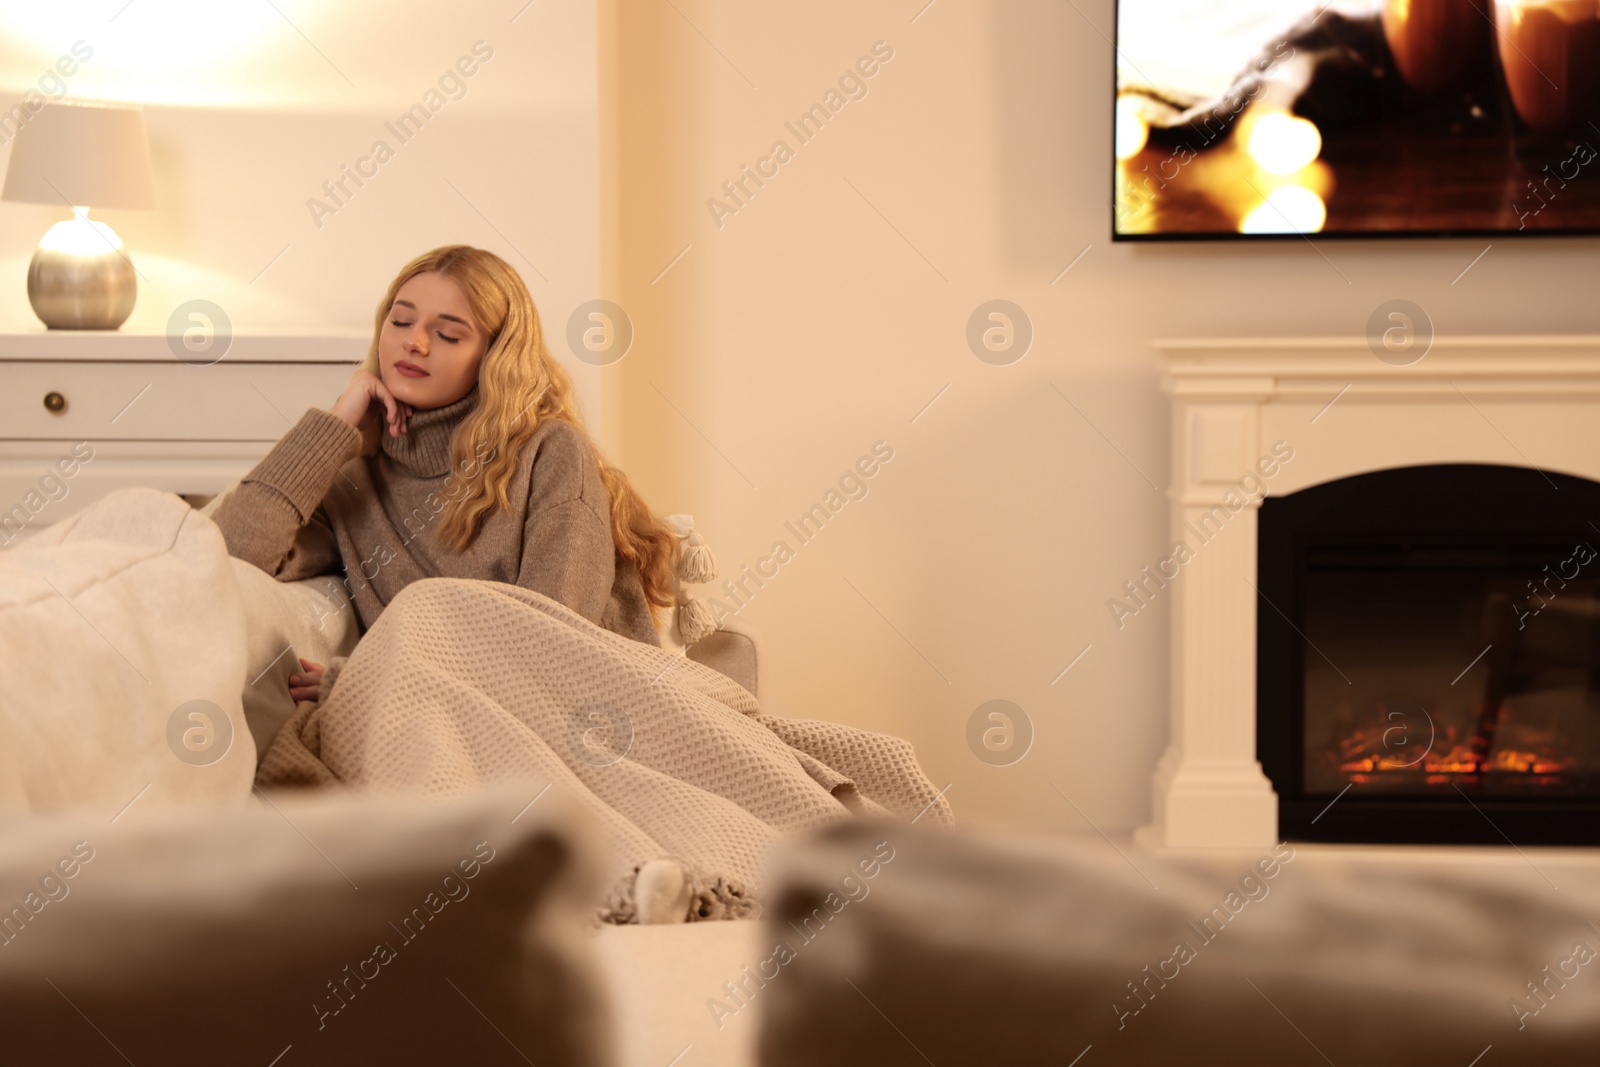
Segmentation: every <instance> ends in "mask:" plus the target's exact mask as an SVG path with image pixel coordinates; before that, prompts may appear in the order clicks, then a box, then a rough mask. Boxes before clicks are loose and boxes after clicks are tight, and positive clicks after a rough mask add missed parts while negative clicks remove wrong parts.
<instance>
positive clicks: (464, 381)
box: [378, 271, 488, 411]
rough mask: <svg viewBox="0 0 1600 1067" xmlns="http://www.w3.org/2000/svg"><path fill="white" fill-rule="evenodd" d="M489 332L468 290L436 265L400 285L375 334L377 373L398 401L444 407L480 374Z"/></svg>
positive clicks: (457, 397) (462, 394)
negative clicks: (476, 315)
mask: <svg viewBox="0 0 1600 1067" xmlns="http://www.w3.org/2000/svg"><path fill="white" fill-rule="evenodd" d="M486 347H488V345H487V338H485V337H484V335H483V331H482V330H481V329H479V328H478V323H477V321H476V320H475V319H474V318H473V317H472V306H471V305H470V304H469V303H468V302H467V295H466V294H465V293H463V292H462V291H461V287H460V286H459V285H457V284H456V283H455V281H454V280H452V279H451V278H449V277H448V276H446V275H443V274H440V273H438V272H436V271H429V272H427V273H424V274H418V275H417V276H416V277H414V278H411V279H410V280H409V281H407V282H406V283H405V284H404V285H402V286H401V287H400V291H399V292H397V293H396V294H395V298H394V304H393V305H391V306H390V308H389V314H388V317H387V318H385V319H384V323H383V331H382V332H381V333H380V334H379V335H378V370H379V375H378V377H379V378H381V379H382V380H383V384H384V385H386V386H388V388H389V392H391V393H393V394H394V398H395V399H396V400H398V401H400V402H401V403H402V404H409V405H411V406H412V407H413V408H415V409H417V410H419V411H420V410H426V409H428V408H442V407H444V406H445V405H446V404H453V403H455V402H456V401H457V400H460V399H461V398H462V397H464V396H466V395H467V392H468V391H469V390H471V388H472V386H473V385H474V383H476V382H477V380H478V364H479V363H480V362H481V361H482V359H483V352H484V349H485V348H486Z"/></svg>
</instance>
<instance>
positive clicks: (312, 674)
mask: <svg viewBox="0 0 1600 1067" xmlns="http://www.w3.org/2000/svg"><path fill="white" fill-rule="evenodd" d="M297 658H298V659H299V660H300V668H301V670H302V671H304V672H305V673H303V674H291V675H289V695H290V696H292V697H294V702H295V703H296V704H298V703H300V702H301V701H302V700H309V701H312V702H313V703H315V702H316V699H317V690H318V689H321V688H322V672H323V670H324V667H323V665H322V664H320V663H313V662H311V661H310V660H308V659H306V658H305V657H304V656H299V657H297Z"/></svg>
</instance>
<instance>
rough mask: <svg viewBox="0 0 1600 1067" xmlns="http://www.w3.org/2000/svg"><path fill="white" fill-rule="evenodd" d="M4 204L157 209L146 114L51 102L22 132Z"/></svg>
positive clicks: (137, 110) (15, 147) (129, 109)
mask: <svg viewBox="0 0 1600 1067" xmlns="http://www.w3.org/2000/svg"><path fill="white" fill-rule="evenodd" d="M0 199H5V200H23V201H28V202H30V203H35V204H62V203H65V204H69V205H72V206H74V207H87V208H129V209H136V210H149V209H151V208H154V207H155V206H156V183H155V173H154V170H153V169H152V168H151V166H150V142H149V139H148V137H147V136H146V135H145V129H144V111H143V110H142V109H141V108H137V107H122V106H117V105H114V104H101V103H92V102H66V101H54V102H51V103H47V104H45V105H44V106H43V107H42V108H40V109H39V111H37V112H36V113H35V114H34V115H33V117H32V118H31V119H29V120H28V122H27V124H26V125H24V126H23V127H22V128H21V129H19V130H18V131H17V136H16V140H15V141H14V142H13V143H12V146H11V164H10V166H9V167H8V168H7V170H6V184H5V188H4V190H3V191H0Z"/></svg>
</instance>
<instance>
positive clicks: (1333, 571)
mask: <svg viewBox="0 0 1600 1067" xmlns="http://www.w3.org/2000/svg"><path fill="white" fill-rule="evenodd" d="M1257 586H1258V592H1259V595H1258V596H1257V598H1256V601H1257V611H1256V620H1257V624H1256V637H1257V658H1256V670H1257V674H1256V688H1257V693H1256V716H1257V724H1256V726H1257V729H1256V742H1257V756H1258V758H1259V760H1260V761H1261V765H1262V768H1263V769H1264V770H1265V771H1266V773H1267V776H1268V777H1269V778H1270V779H1271V781H1272V784H1273V787H1274V789H1275V790H1276V792H1277V795H1278V819H1279V832H1280V834H1281V835H1282V836H1284V837H1286V838H1288V839H1290V840H1306V841H1343V842H1394V843H1441V844H1442V843H1455V844H1464V843H1481V844H1495V845H1504V844H1506V843H1507V842H1508V841H1509V842H1511V843H1514V844H1517V845H1523V844H1596V843H1600V483H1596V482H1592V481H1589V480H1586V479H1582V478H1575V477H1571V476H1567V475H1562V474H1558V473H1555V472H1546V471H1540V470H1535V469H1532V468H1526V467H1508V466H1491V465H1481V464H1447V465H1432V466H1417V467H1405V468H1399V469H1394V470H1385V471H1378V472H1373V473H1367V474H1360V475H1356V476H1353V477H1348V478H1342V479H1339V480H1336V481H1332V482H1326V483H1323V484H1321V485H1316V486H1312V487H1310V488H1306V489H1302V490H1300V491H1299V492H1295V493H1291V494H1287V495H1284V496H1273V497H1269V498H1267V499H1266V500H1265V501H1263V502H1262V505H1261V511H1260V522H1259V542H1258V555H1257Z"/></svg>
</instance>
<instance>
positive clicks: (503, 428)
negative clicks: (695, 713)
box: [213, 245, 677, 702]
mask: <svg viewBox="0 0 1600 1067" xmlns="http://www.w3.org/2000/svg"><path fill="white" fill-rule="evenodd" d="M571 394H572V386H571V382H570V380H569V379H568V377H567V374H566V372H565V371H564V370H563V369H562V368H561V366H560V365H559V364H557V363H556V361H555V360H553V359H552V358H551V357H550V353H549V351H548V350H547V349H546V347H545V342H544V334H543V331H542V330H541V329H540V325H539V313H538V311H537V310H536V309H535V308H534V305H533V299H532V298H531V297H530V296H529V295H528V290H527V288H526V286H524V285H523V283H522V279H521V278H520V277H519V276H518V275H517V273H516V271H514V270H513V269H512V268H511V266H510V265H509V264H507V263H506V262H505V261H504V260H503V259H501V258H500V257H499V256H496V255H494V254H493V253H491V252H486V251H484V250H482V249H479V248H472V247H469V246H467V245H448V246H445V247H443V248H437V249H434V250H433V251H431V252H428V253H425V254H424V255H422V256H419V257H417V258H416V259H414V260H412V261H411V262H410V263H408V264H407V265H406V266H405V268H404V269H403V270H401V271H400V274H399V276H397V277H396V278H395V279H394V281H393V282H392V283H391V284H390V285H389V290H388V292H387V293H386V294H385V295H384V298H383V300H382V301H381V302H380V303H379V305H378V313H377V321H376V326H375V334H374V337H373V341H372V346H371V347H370V348H369V349H368V351H367V357H366V359H365V360H363V361H362V364H361V367H360V369H359V370H357V371H356V373H355V374H354V376H352V377H351V379H350V384H349V385H347V386H346V387H345V390H344V392H343V394H342V395H341V396H340V397H339V399H338V400H337V401H335V403H334V404H333V407H332V410H329V411H325V410H322V409H320V408H311V409H309V410H308V411H306V413H305V414H304V415H303V416H302V417H301V419H300V421H299V422H298V423H297V424H296V425H295V426H294V427H293V428H292V429H291V430H290V431H289V432H288V433H287V434H285V435H284V436H283V439H282V440H280V441H279V442H278V443H277V445H275V446H274V447H273V449H272V451H271V452H270V453H268V454H267V456H266V457H265V458H264V459H262V461H261V462H260V463H259V464H257V465H256V467H255V469H254V470H252V471H251V472H250V473H249V474H248V475H246V476H245V477H244V479H243V480H242V481H241V482H240V484H239V485H238V487H237V488H235V489H234V491H233V492H232V493H230V494H229V495H228V497H227V498H226V499H225V500H224V501H223V502H222V503H221V504H220V505H219V506H218V508H217V510H216V512H215V514H214V515H213V519H214V520H215V522H216V524H217V525H218V526H219V527H220V528H221V530H222V534H223V537H224V538H225V539H226V541H227V545H228V551H229V553H230V554H231V555H233V556H236V557H238V558H239V559H243V560H246V561H248V562H250V563H253V564H255V565H256V566H258V567H260V568H261V569H262V570H264V571H266V572H267V573H268V574H271V575H273V576H275V577H277V578H278V579H279V580H281V581H286V582H287V581H293V580H295V579H299V578H306V577H310V576H312V575H318V574H328V573H333V572H335V571H336V570H339V569H341V568H342V569H343V571H344V574H345V585H346V588H347V589H348V590H349V591H350V594H351V597H352V599H353V601H354V603H355V607H356V610H357V612H358V613H359V615H360V617H361V624H362V631H363V632H365V631H366V630H368V629H370V628H371V627H372V624H373V623H374V622H376V621H377V618H378V616H379V615H380V614H381V613H382V612H383V609H384V607H385V606H386V605H387V604H388V603H389V602H390V601H391V600H393V599H394V597H395V596H396V595H397V594H398V593H399V592H400V590H401V589H403V588H404V587H405V586H407V585H408V584H410V583H411V582H413V581H416V580H417V579H419V578H430V577H448V578H476V579H485V580H491V581H498V582H508V583H512V584H515V585H519V586H522V587H524V588H527V589H531V590H534V591H536V592H539V593H542V594H544V595H546V596H548V597H550V598H551V599H553V600H556V601H559V602H560V603H562V604H564V605H566V606H567V607H569V608H571V609H572V610H573V611H576V612H577V613H578V614H580V615H583V616H584V617H585V618H587V619H589V620H590V621H591V622H594V623H596V624H598V625H600V626H602V627H604V628H606V629H608V630H611V631H614V632H616V633H619V634H622V635H624V636H627V637H630V638H633V639H634V640H637V641H642V642H645V643H647V644H652V645H659V643H660V642H659V641H658V639H657V637H656V625H657V612H658V609H660V608H664V607H667V606H669V605H670V604H671V603H672V588H671V568H672V561H673V552H674V550H675V548H676V544H677V540H676V536H675V535H674V533H673V532H672V530H671V529H670V528H668V527H667V526H666V525H665V524H664V523H662V522H661V521H660V520H658V519H657V518H655V516H654V515H652V514H651V512H650V509H649V508H648V507H647V506H646V505H645V503H644V501H643V500H642V499H640V497H639V495H638V494H637V493H636V492H635V491H634V490H633V488H632V487H631V486H630V485H629V483H628V479H627V477H626V476H625V475H624V474H623V473H622V472H621V471H620V470H618V469H616V468H615V467H613V466H611V465H610V464H609V463H607V462H606V460H605V458H604V457H603V456H601V455H600V453H599V452H598V450H597V449H596V448H595V446H594V444H593V442H592V441H591V440H590V438H589V435H588V433H587V432H586V431H585V429H584V428H583V424H582V422H581V420H580V419H579V417H578V413H577V410H576V408H575V407H574V405H573V401H572V395H571ZM343 661H344V657H335V659H334V660H333V661H332V662H331V663H330V664H328V665H327V666H326V667H325V666H324V665H322V664H318V663H313V662H312V661H310V660H308V659H304V658H302V659H301V660H300V665H301V667H302V672H301V673H299V674H295V675H292V676H291V677H290V679H289V683H290V693H291V694H292V695H293V697H294V699H295V700H296V701H297V702H298V701H303V700H310V701H317V700H319V699H322V698H325V697H326V695H327V693H328V691H329V690H330V689H331V688H332V685H333V680H334V677H335V676H336V674H337V672H338V669H339V667H340V666H341V665H342V663H343Z"/></svg>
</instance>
